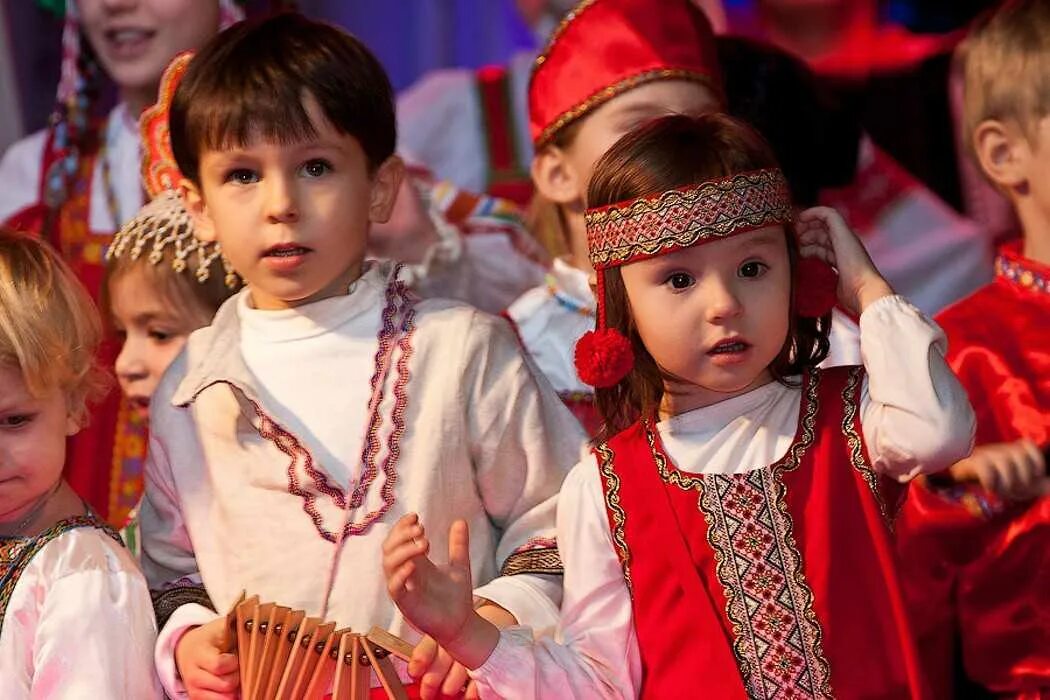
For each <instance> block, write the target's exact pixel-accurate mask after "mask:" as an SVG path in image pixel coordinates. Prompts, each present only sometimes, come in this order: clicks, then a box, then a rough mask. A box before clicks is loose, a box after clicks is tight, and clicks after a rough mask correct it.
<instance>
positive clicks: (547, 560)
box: [499, 537, 565, 576]
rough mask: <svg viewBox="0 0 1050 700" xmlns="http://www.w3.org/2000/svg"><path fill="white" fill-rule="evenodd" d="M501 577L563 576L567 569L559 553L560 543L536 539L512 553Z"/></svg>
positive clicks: (501, 571) (502, 570) (547, 539)
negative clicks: (528, 575)
mask: <svg viewBox="0 0 1050 700" xmlns="http://www.w3.org/2000/svg"><path fill="white" fill-rule="evenodd" d="M499 573H500V576H515V575H517V574H547V575H550V576H562V575H564V573H565V567H564V566H563V565H562V562H561V555H560V554H559V553H558V543H557V541H556V540H554V539H553V538H544V537H536V538H533V539H530V540H529V541H528V542H526V543H525V544H523V545H522V546H521V547H518V548H517V549H516V550H514V551H513V552H511V554H510V556H508V557H507V559H506V561H504V562H503V566H502V567H501V568H500V572H499Z"/></svg>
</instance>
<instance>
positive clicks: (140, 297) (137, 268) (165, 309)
mask: <svg viewBox="0 0 1050 700" xmlns="http://www.w3.org/2000/svg"><path fill="white" fill-rule="evenodd" d="M161 264H164V263H161ZM144 265H145V264H136V265H132V266H131V267H129V268H127V269H125V270H123V271H122V272H121V273H120V274H119V275H117V276H115V277H114V278H113V279H112V280H110V282H109V297H110V307H111V310H112V312H113V325H114V326H115V327H116V329H117V332H118V334H119V336H120V340H121V348H120V354H119V355H118V356H117V362H116V367H115V369H116V375H117V381H118V382H120V390H121V391H123V392H124V396H126V397H127V398H128V400H129V402H130V403H131V406H132V408H133V409H134V410H135V411H136V412H137V413H138V414H139V416H140V417H141V418H143V419H145V418H148V416H149V400H150V397H152V396H153V392H154V391H155V390H156V389H157V384H159V383H160V378H161V377H162V376H164V371H165V370H167V369H168V365H170V364H171V363H172V361H173V360H174V359H175V357H176V356H177V355H178V354H179V352H180V351H181V350H182V348H183V346H184V345H185V344H186V339H187V338H188V337H189V335H190V333H192V332H193V331H195V330H197V329H198V328H202V327H204V326H206V325H208V324H209V323H210V322H211V314H210V313H209V312H208V311H207V310H206V309H204V308H203V307H202V305H201V304H199V303H197V302H196V301H195V300H194V302H193V303H191V304H185V303H183V304H174V303H172V301H171V299H170V298H169V297H168V296H167V295H165V294H163V293H162V292H161V291H160V290H159V289H158V288H157V283H156V281H155V280H154V278H153V275H152V274H150V272H149V271H147V270H145V269H144Z"/></svg>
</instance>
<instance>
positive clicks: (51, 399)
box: [0, 364, 79, 522]
mask: <svg viewBox="0 0 1050 700" xmlns="http://www.w3.org/2000/svg"><path fill="white" fill-rule="evenodd" d="M78 429H79V427H78V425H77V422H76V420H75V419H74V418H73V416H72V415H71V413H70V411H69V406H68V404H67V401H66V396H65V394H64V393H63V392H62V391H61V390H60V389H59V388H57V387H56V388H53V389H50V390H48V391H47V392H46V393H45V394H43V395H41V396H34V395H33V394H31V393H30V391H29V388H28V387H27V386H26V385H25V381H24V380H23V379H22V372H21V371H20V370H19V369H18V368H17V367H14V366H11V365H9V364H0V521H3V522H11V521H14V520H17V519H18V518H20V517H22V516H23V515H25V514H26V513H27V512H28V511H29V510H30V509H31V508H32V507H33V506H34V505H35V504H36V502H37V501H38V499H40V498H41V497H42V496H44V495H45V494H46V493H47V492H48V491H50V490H51V488H52V487H54V486H55V484H56V483H58V480H59V479H61V478H62V467H63V465H64V464H65V460H66V437H68V436H70V435H73V434H75V433H76V432H77V430H78Z"/></svg>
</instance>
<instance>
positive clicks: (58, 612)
mask: <svg viewBox="0 0 1050 700" xmlns="http://www.w3.org/2000/svg"><path fill="white" fill-rule="evenodd" d="M156 637H157V626H156V622H155V619H154V616H153V604H152V602H151V601H150V596H149V590H148V589H147V587H146V580H145V579H144V578H143V576H142V574H141V573H140V572H139V569H138V565H137V564H136V563H135V559H134V557H133V556H132V555H131V553H129V552H128V551H127V550H126V549H124V548H123V547H121V546H120V545H119V544H117V543H116V542H115V541H113V540H112V539H110V538H109V536H108V535H106V534H105V533H104V532H102V531H101V530H98V529H95V528H90V527H81V528H76V529H74V530H70V531H68V532H65V533H63V534H61V535H59V536H58V537H56V538H55V539H53V540H51V541H50V542H48V543H47V544H46V545H44V546H43V548H41V550H40V551H39V552H37V553H36V555H35V556H34V557H33V558H32V560H30V562H29V564H28V565H27V566H26V568H25V569H24V570H23V571H22V575H21V576H20V577H19V579H18V581H17V583H16V584H15V587H14V590H13V591H12V593H11V599H10V601H9V602H8V605H7V611H6V613H5V615H4V619H3V625H2V627H0V698H4V700H19V699H20V698H25V699H27V700H28V698H48V699H49V700H51V699H56V698H69V699H70V700H81V699H82V698H100V699H101V698H106V700H121V699H123V698H127V699H128V700H146V699H148V698H159V697H162V695H161V690H160V685H159V683H158V682H157V678H156V674H155V673H154V670H153V645H154V641H155V640H156Z"/></svg>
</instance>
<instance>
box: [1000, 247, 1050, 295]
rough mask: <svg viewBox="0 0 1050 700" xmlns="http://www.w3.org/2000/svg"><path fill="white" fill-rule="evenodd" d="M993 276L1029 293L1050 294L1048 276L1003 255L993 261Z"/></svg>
mask: <svg viewBox="0 0 1050 700" xmlns="http://www.w3.org/2000/svg"><path fill="white" fill-rule="evenodd" d="M995 274H997V275H998V276H999V277H1003V278H1005V279H1008V280H1010V281H1011V282H1013V283H1015V284H1018V285H1020V286H1021V287H1023V288H1024V289H1027V290H1028V291H1030V292H1040V293H1042V294H1050V276H1048V275H1046V274H1045V273H1042V272H1040V271H1038V270H1035V269H1032V268H1030V267H1027V266H1026V265H1024V264H1023V263H1021V262H1020V261H1018V260H1015V259H1013V258H1010V257H1007V256H1005V255H1000V256H998V257H997V258H996V259H995Z"/></svg>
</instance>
